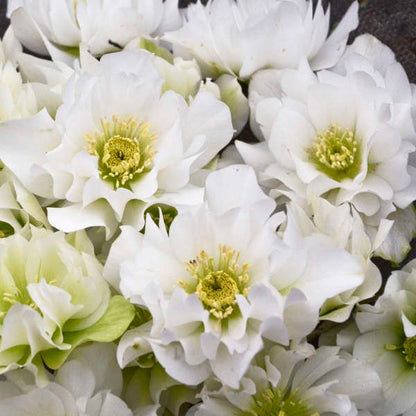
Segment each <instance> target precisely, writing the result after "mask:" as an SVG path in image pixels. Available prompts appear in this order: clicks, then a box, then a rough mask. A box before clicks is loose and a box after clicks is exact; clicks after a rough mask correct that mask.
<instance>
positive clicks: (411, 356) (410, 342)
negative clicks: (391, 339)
mask: <svg viewBox="0 0 416 416" xmlns="http://www.w3.org/2000/svg"><path fill="white" fill-rule="evenodd" d="M403 354H404V358H405V360H406V361H407V362H408V363H409V364H411V365H412V366H413V367H416V337H411V338H406V339H405V341H404V343H403Z"/></svg>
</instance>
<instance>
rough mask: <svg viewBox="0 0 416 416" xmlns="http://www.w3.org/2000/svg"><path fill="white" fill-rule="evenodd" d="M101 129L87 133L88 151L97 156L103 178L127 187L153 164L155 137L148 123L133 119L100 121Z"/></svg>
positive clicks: (114, 186) (116, 185)
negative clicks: (92, 133) (90, 133)
mask: <svg viewBox="0 0 416 416" xmlns="http://www.w3.org/2000/svg"><path fill="white" fill-rule="evenodd" d="M101 126H102V131H101V132H100V133H98V132H96V133H95V134H94V136H91V135H87V136H86V138H87V140H88V144H89V147H88V152H89V153H90V154H91V155H93V156H98V171H99V173H100V176H101V178H102V179H103V180H105V181H109V182H111V183H112V184H113V188H114V189H118V188H120V187H123V188H127V189H130V183H131V182H132V181H135V180H137V179H139V177H140V176H141V175H143V174H145V173H147V172H149V171H150V170H151V169H152V167H153V158H154V155H155V154H156V150H154V149H153V144H154V141H155V140H156V136H155V135H153V134H151V133H150V132H149V125H148V124H145V123H142V122H138V121H137V120H135V119H133V118H129V119H119V118H118V117H117V116H113V118H112V121H111V122H110V121H109V120H101Z"/></svg>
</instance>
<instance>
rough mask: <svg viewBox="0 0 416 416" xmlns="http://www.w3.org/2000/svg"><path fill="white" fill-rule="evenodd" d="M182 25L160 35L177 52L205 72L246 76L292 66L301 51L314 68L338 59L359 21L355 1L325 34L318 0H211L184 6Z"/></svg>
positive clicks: (326, 15)
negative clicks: (314, 0) (259, 1)
mask: <svg viewBox="0 0 416 416" xmlns="http://www.w3.org/2000/svg"><path fill="white" fill-rule="evenodd" d="M184 16H185V22H184V25H183V27H181V28H180V29H178V30H176V31H174V32H168V33H166V35H165V36H164V39H165V40H167V41H169V42H171V43H172V44H173V46H174V51H175V54H177V55H181V54H182V55H186V56H193V57H195V58H196V59H197V61H198V63H199V64H200V66H201V68H202V70H203V73H204V75H206V76H210V77H214V78H216V77H218V76H219V75H221V74H224V73H226V74H230V75H233V76H237V77H238V78H240V79H242V80H246V79H248V78H250V77H251V76H252V74H254V73H255V72H256V71H258V70H259V69H263V68H296V67H297V66H298V65H299V62H300V61H301V59H302V58H304V57H305V56H306V57H307V58H308V60H309V61H310V63H311V65H312V67H313V69H316V70H317V69H322V68H329V67H331V66H333V65H334V64H336V62H337V60H338V59H339V57H340V56H341V54H342V52H343V49H344V48H345V45H346V43H347V39H348V34H349V32H350V31H351V30H354V29H355V28H356V27H357V25H358V4H357V2H354V3H353V4H352V6H351V7H350V9H349V10H348V12H347V14H346V15H345V17H344V19H342V20H341V22H340V23H339V24H338V26H337V28H336V29H335V30H334V32H333V33H332V34H331V35H330V36H329V37H328V38H327V36H328V30H329V12H326V13H325V12H324V10H323V8H322V4H321V2H320V1H319V2H318V5H317V6H316V8H315V10H314V11H313V2H312V1H307V0H263V1H262V2H261V7H259V5H258V1H256V0H237V1H234V0H210V1H209V2H208V3H207V4H206V5H205V6H204V5H203V4H202V3H200V2H198V3H197V4H190V5H189V6H188V8H187V9H186V11H185V13H184Z"/></svg>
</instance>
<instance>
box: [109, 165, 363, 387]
mask: <svg viewBox="0 0 416 416" xmlns="http://www.w3.org/2000/svg"><path fill="white" fill-rule="evenodd" d="M274 207H275V205H274V202H273V200H272V199H271V198H269V197H267V196H266V195H265V194H264V193H263V192H262V191H261V189H260V187H259V185H258V184H257V181H256V178H255V174H254V171H253V170H252V169H250V168H249V167H247V166H244V165H235V166H231V167H228V168H226V169H222V170H220V171H217V172H214V173H211V174H210V175H209V176H208V178H207V184H206V201H205V204H203V205H201V206H200V207H199V208H198V209H196V210H194V211H192V212H187V213H179V214H178V215H177V216H176V217H175V219H174V220H173V221H172V223H171V225H170V228H169V233H168V232H167V230H166V229H165V227H164V225H163V223H161V224H160V227H157V226H156V224H155V223H154V222H153V221H151V219H150V218H148V219H147V221H146V229H145V232H144V234H141V233H139V232H137V231H135V230H133V229H132V228H131V227H123V229H122V233H121V236H120V237H119V238H118V239H117V240H116V241H115V243H114V244H113V246H112V249H111V251H110V254H109V257H108V260H107V263H106V265H105V270H104V276H105V278H106V279H107V280H108V281H109V282H110V283H111V285H112V286H114V287H115V288H116V289H117V290H119V291H121V293H122V294H123V295H124V296H125V297H126V298H127V299H129V300H130V301H131V302H132V303H134V304H136V305H138V306H140V307H144V308H146V309H148V311H149V312H150V315H151V316H150V318H151V320H150V321H149V322H147V323H145V324H144V325H141V326H140V327H138V328H136V329H132V330H131V331H129V332H128V333H126V334H125V336H124V337H123V338H122V339H121V341H120V344H119V350H118V357H119V363H120V365H121V366H122V367H124V366H126V365H128V364H129V363H130V362H131V361H134V360H135V359H136V358H137V357H141V356H145V355H147V354H149V353H150V352H153V353H154V354H155V357H156V359H157V360H158V362H159V363H160V364H161V365H162V366H163V367H164V368H165V370H166V372H167V373H168V374H169V375H170V376H171V377H173V378H175V379H177V380H178V381H180V382H182V383H184V384H189V385H196V384H198V383H200V382H201V381H203V380H205V379H206V378H207V377H208V376H210V375H211V374H212V373H213V374H215V375H216V376H217V377H218V378H219V379H220V380H221V381H222V382H223V383H224V384H227V385H230V386H232V387H233V388H236V386H238V384H239V380H240V378H241V377H242V375H243V374H244V371H245V370H246V369H247V367H248V365H249V363H250V360H251V359H252V357H253V356H254V354H256V352H258V351H259V350H260V349H261V348H262V346H263V339H264V338H266V339H271V340H272V341H274V342H277V343H282V344H286V343H287V342H288V337H290V338H291V339H299V338H303V337H305V336H306V335H308V334H309V333H310V332H311V331H312V330H313V329H314V328H315V326H316V324H317V323H318V314H319V308H320V307H321V306H322V304H323V303H324V301H325V300H326V299H327V298H329V297H331V296H334V295H336V294H339V293H340V292H342V291H344V290H348V289H351V288H355V287H357V286H358V285H359V284H360V283H361V282H362V280H363V276H362V273H361V270H360V268H359V265H358V264H357V262H356V261H355V260H354V259H353V258H352V256H351V255H350V254H348V253H347V252H346V251H345V250H342V249H339V248H334V247H330V246H328V245H327V244H326V242H325V241H323V240H321V241H320V240H319V239H317V238H314V237H311V238H306V239H304V238H303V237H302V236H301V235H300V234H299V233H296V231H295V230H293V228H290V230H287V231H286V232H285V235H284V238H283V241H282V240H281V239H280V238H279V237H278V235H277V234H276V227H277V226H278V225H279V223H280V222H281V221H282V219H283V217H284V215H283V214H277V215H275V216H271V217H270V214H271V213H272V212H273V210H274ZM294 227H295V228H296V226H295V225H294ZM150 318H149V319H150Z"/></svg>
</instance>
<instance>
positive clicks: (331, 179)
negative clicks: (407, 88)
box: [237, 62, 416, 227]
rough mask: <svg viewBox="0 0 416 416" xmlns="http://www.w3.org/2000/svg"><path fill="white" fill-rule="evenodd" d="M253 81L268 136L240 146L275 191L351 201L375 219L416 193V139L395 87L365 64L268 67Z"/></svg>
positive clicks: (304, 199) (301, 200)
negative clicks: (397, 105) (398, 114)
mask: <svg viewBox="0 0 416 416" xmlns="http://www.w3.org/2000/svg"><path fill="white" fill-rule="evenodd" d="M251 88H252V89H251V92H250V94H251V95H252V98H253V97H254V98H253V100H252V105H254V109H255V110H254V111H255V117H256V120H257V122H258V123H259V124H260V127H261V129H262V132H263V136H264V137H265V141H264V142H262V143H259V144H255V145H248V144H245V143H241V142H237V148H238V150H239V151H240V153H241V155H242V157H243V159H244V160H245V162H246V163H248V164H250V165H252V166H254V167H255V168H256V170H258V172H259V175H260V180H261V181H262V183H264V185H265V186H267V187H268V188H269V189H271V190H272V195H273V196H275V197H276V198H279V197H280V198H282V197H283V199H286V198H289V199H292V200H295V201H296V202H297V203H298V204H299V205H303V206H305V205H308V204H310V202H311V200H312V199H313V198H314V197H317V196H321V197H324V198H326V199H327V200H329V201H330V202H331V203H332V204H334V205H340V204H342V203H345V202H348V203H350V204H352V205H353V206H354V208H355V209H356V210H357V211H358V212H359V213H360V214H361V216H362V218H363V221H364V223H365V224H366V225H369V226H374V227H378V226H379V223H380V220H381V219H383V218H386V217H387V216H388V215H389V214H390V213H392V212H393V211H395V210H396V209H405V208H407V207H408V206H409V205H410V203H411V202H412V201H413V200H414V199H415V197H416V186H415V185H416V175H415V172H416V171H415V169H413V168H412V167H411V166H409V163H408V158H409V153H411V152H413V150H414V145H413V144H412V142H411V140H410V138H409V137H408V135H404V134H403V132H402V129H401V128H399V127H397V120H395V119H394V117H393V115H392V114H393V113H392V111H393V109H394V105H393V104H392V103H391V98H390V97H389V92H388V90H387V89H386V88H384V89H383V88H380V87H379V86H378V85H377V83H376V82H375V81H374V79H373V78H372V77H371V76H370V75H369V74H367V73H366V72H365V71H364V70H351V72H348V73H347V74H346V75H340V74H337V73H334V72H330V71H321V72H319V73H318V74H317V75H314V73H313V72H312V71H311V69H310V68H309V66H308V65H307V63H306V62H303V64H302V65H301V66H300V67H299V69H298V70H282V71H277V70H267V71H261V72H259V73H258V74H256V75H255V76H254V78H253V81H252V85H251Z"/></svg>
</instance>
